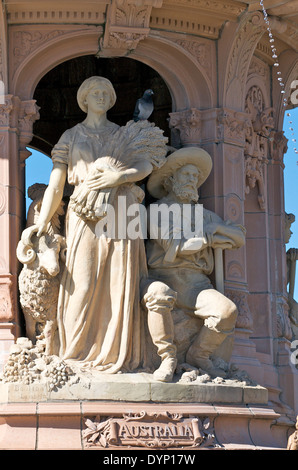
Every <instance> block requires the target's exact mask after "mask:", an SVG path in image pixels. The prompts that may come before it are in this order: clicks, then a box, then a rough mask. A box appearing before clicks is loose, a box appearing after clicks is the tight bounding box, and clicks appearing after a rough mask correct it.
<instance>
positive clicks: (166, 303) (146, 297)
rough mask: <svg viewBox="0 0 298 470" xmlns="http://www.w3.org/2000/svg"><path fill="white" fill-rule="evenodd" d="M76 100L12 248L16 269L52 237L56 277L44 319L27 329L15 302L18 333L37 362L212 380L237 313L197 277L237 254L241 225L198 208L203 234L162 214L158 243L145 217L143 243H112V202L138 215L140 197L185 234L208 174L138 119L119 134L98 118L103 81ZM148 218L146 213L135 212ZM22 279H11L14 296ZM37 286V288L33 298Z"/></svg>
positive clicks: (108, 102) (202, 157)
mask: <svg viewBox="0 0 298 470" xmlns="http://www.w3.org/2000/svg"><path fill="white" fill-rule="evenodd" d="M77 98H78V103H79V106H80V107H81V109H82V110H83V111H84V112H85V113H86V119H85V120H84V121H83V122H82V123H80V124H77V125H76V126H75V127H73V128H72V129H69V130H67V131H66V132H65V133H64V134H63V135H62V137H61V139H60V140H59V142H58V143H57V144H56V145H55V147H54V149H53V151H52V160H53V170H52V173H51V177H50V181H49V185H48V187H47V189H46V190H45V192H44V195H43V197H42V203H41V204H40V207H39V209H38V213H37V214H36V217H35V219H34V220H31V221H30V223H29V222H28V226H27V228H26V229H25V230H24V232H23V234H22V238H21V240H20V242H19V246H18V256H19V259H20V261H21V262H22V263H23V264H24V265H25V267H27V268H28V267H29V262H28V261H26V259H25V258H24V257H22V256H21V255H20V253H21V252H22V253H24V252H26V255H28V254H30V253H31V254H32V252H33V251H34V246H35V245H36V244H37V243H38V242H39V243H40V242H41V240H42V238H44V246H47V247H48V251H49V252H51V249H50V248H51V243H52V241H51V240H46V239H45V238H51V237H52V239H53V237H54V238H55V237H56V239H57V232H58V235H59V236H60V238H59V237H58V239H59V249H58V251H57V250H56V255H55V256H56V257H55V259H56V263H57V262H58V265H59V267H58V270H57V269H56V271H54V272H52V273H50V277H55V276H56V275H57V271H59V269H60V273H59V274H58V278H59V289H58V291H57V294H56V297H57V298H56V315H54V317H55V318H53V315H52V314H51V315H52V316H51V318H47V317H46V312H45V310H44V315H43V316H42V315H40V319H39V320H38V314H37V316H36V315H35V322H34V323H33V327H32V321H31V322H30V321H29V317H30V299H29V300H28V299H27V300H24V305H25V304H26V307H27V308H26V319H28V320H26V323H27V326H28V331H27V335H28V336H29V338H30V339H31V340H32V341H33V342H36V341H44V342H45V344H46V354H48V355H54V356H58V357H59V358H61V359H63V360H64V361H70V362H75V363H77V364H80V365H81V366H82V368H92V369H94V370H98V371H99V372H105V373H111V374H114V373H117V372H122V373H123V372H124V373H125V372H127V373H128V372H138V371H144V370H151V371H152V373H154V374H153V377H154V379H156V380H161V381H167V382H168V381H171V380H173V376H174V374H175V370H176V368H177V365H179V364H180V365H181V364H185V363H186V364H188V365H189V366H190V367H194V368H200V369H202V370H204V371H206V372H207V373H208V374H210V375H211V376H213V377H216V376H218V375H223V374H224V372H223V370H222V369H220V368H218V367H217V366H216V361H215V360H214V358H215V357H216V356H217V357H219V358H222V359H225V360H227V361H228V360H229V356H230V354H231V344H232V342H231V339H232V337H233V333H234V328H235V323H236V317H237V309H236V306H235V305H234V303H233V302H232V301H231V300H229V299H228V298H227V297H225V296H224V294H223V293H221V292H219V291H218V290H216V289H215V288H214V287H213V285H212V284H211V281H210V279H209V276H210V275H211V274H212V272H213V270H214V250H215V249H217V248H219V249H221V250H226V249H237V248H239V247H241V246H242V245H243V244H244V241H245V229H244V228H243V227H242V226H237V225H235V224H232V223H230V222H229V221H227V222H224V221H223V220H222V219H221V218H220V217H219V216H217V215H216V214H214V213H213V212H210V211H208V210H206V209H205V208H203V211H202V218H201V220H200V222H201V225H202V228H203V229H202V230H201V232H200V233H198V234H196V233H195V234H194V235H192V236H190V237H185V234H184V232H183V229H182V224H180V225H179V224H177V218H175V217H171V216H170V217H169V223H168V225H167V236H165V234H164V233H163V227H162V225H163V224H162V223H160V219H156V218H155V219H154V220H151V218H150V220H149V219H148V226H149V225H150V229H151V231H150V234H149V235H148V239H147V240H145V239H144V238H142V237H131V236H127V234H126V236H124V237H121V236H119V233H118V231H117V229H118V228H119V227H118V225H119V220H120V219H121V216H122V215H123V214H122V213H121V212H122V209H121V204H120V202H121V200H123V199H125V202H126V207H141V206H142V207H144V206H143V199H144V194H145V193H144V189H145V190H146V191H148V192H149V193H150V194H151V196H152V197H153V198H154V199H155V202H154V203H153V204H152V206H154V207H155V209H157V212H158V210H159V208H161V207H166V208H168V209H169V208H171V207H175V208H176V209H179V208H181V209H183V207H184V205H188V207H190V216H189V220H188V222H189V223H190V226H191V227H193V225H194V222H195V221H194V213H195V212H194V209H195V208H196V206H197V205H198V204H199V199H198V189H199V187H200V186H201V185H202V184H203V183H204V182H205V181H206V180H207V178H208V176H209V174H210V172H211V170H212V160H211V157H210V156H209V154H208V153H207V152H205V151H204V150H203V149H200V148H193V147H192V148H187V147H186V148H182V149H180V150H174V151H173V149H171V150H169V147H168V146H167V139H166V138H165V137H164V136H163V133H162V131H161V130H160V129H159V128H157V127H156V126H155V125H154V124H152V123H150V122H148V121H138V122H134V121H130V122H128V123H127V125H126V126H123V127H119V126H118V125H116V124H114V123H112V122H110V121H109V120H108V119H107V111H108V110H109V109H110V108H111V107H112V106H113V105H114V103H115V100H116V95H115V91H114V88H113V86H112V84H111V83H110V82H109V81H108V80H107V79H105V78H103V77H91V78H89V79H87V80H85V82H83V84H82V85H81V87H80V88H79V90H78V94H77ZM66 180H67V181H68V183H69V184H70V185H72V186H73V187H74V190H73V193H72V195H71V197H70V201H69V204H68V207H67V209H66V211H65V212H66V213H65V223H64V225H65V232H63V233H59V226H57V223H56V224H55V223H53V220H55V217H56V218H57V211H58V214H61V213H62V212H61V205H63V201H62V199H63V192H64V187H65V183H66ZM207 184H208V183H207ZM121 198H122V199H121ZM119 201H120V202H119ZM173 204H174V206H173ZM150 207H151V206H150ZM109 208H112V209H113V214H114V219H113V224H114V227H113V234H115V233H116V235H115V236H113V237H112V236H109V235H110V234H109V232H108V231H107V233H99V232H98V224H99V223H101V224H102V223H103V221H104V222H106V221H107V223H108V222H109V218H108V217H107V213H108V210H109ZM149 212H150V214H152V213H154V211H153V212H151V211H149V207H147V213H149ZM168 213H169V212H168ZM158 220H159V221H158ZM148 226H147V227H148ZM56 245H57V243H56ZM65 247H66V248H65ZM41 251H42V250H41V248H39V249H37V252H38V254H37V258H38V256H39V258H41V257H42V256H43V260H44V259H46V260H48V259H49V258H50V256H51V255H50V254H47V253H46V251H47V250H46V249H44V250H43V254H42V256H41ZM62 252H63V253H62ZM57 253H58V254H57ZM62 254H63V256H61V255H62ZM35 258H36V256H35ZM39 258H38V259H39ZM52 258H53V256H52ZM57 260H58V261H57ZM44 265H46V264H45V262H44ZM31 269H32V270H33V272H35V271H34V269H35V268H31ZM46 269H47V267H44V268H43V272H45V271H46ZM22 282H23V281H22V278H21V277H20V291H22ZM49 289H51V287H50V285H46V284H45V289H44V291H43V295H44V297H46V294H47V290H49ZM29 297H30V296H29ZM51 302H53V300H51ZM31 303H32V302H31ZM24 305H23V310H24V312H25V307H24ZM31 308H32V315H34V313H33V306H32V305H31ZM29 324H30V326H29Z"/></svg>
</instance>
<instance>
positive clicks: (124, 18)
mask: <svg viewBox="0 0 298 470" xmlns="http://www.w3.org/2000/svg"><path fill="white" fill-rule="evenodd" d="M161 5H162V0H143V1H141V2H140V1H138V0H128V1H124V0H112V1H111V4H110V5H109V6H108V8H107V13H106V24H105V31H104V34H103V36H102V37H100V39H99V51H98V53H97V56H98V57H108V56H122V55H127V54H129V53H130V52H131V51H133V50H134V49H136V47H137V46H138V44H139V42H140V41H142V40H144V39H146V37H147V36H148V34H149V32H150V28H149V23H150V15H151V10H152V7H155V8H159V7H161Z"/></svg>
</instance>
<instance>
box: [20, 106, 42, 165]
mask: <svg viewBox="0 0 298 470" xmlns="http://www.w3.org/2000/svg"><path fill="white" fill-rule="evenodd" d="M39 109H40V108H39V106H37V105H36V101H35V100H28V101H23V102H22V103H21V106H20V111H19V144H20V160H21V162H23V161H24V160H25V159H26V158H28V157H29V156H30V155H31V153H30V152H29V151H28V150H26V147H27V145H28V144H29V143H30V142H31V140H32V137H33V134H32V129H33V124H34V122H35V121H36V120H37V119H39Z"/></svg>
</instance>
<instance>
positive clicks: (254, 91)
mask: <svg viewBox="0 0 298 470" xmlns="http://www.w3.org/2000/svg"><path fill="white" fill-rule="evenodd" d="M245 110H246V112H247V115H248V116H249V120H250V125H249V126H247V130H246V136H245V137H246V139H245V140H246V142H245V152H244V155H245V178H246V188H245V192H246V194H249V193H250V191H251V190H252V189H253V188H255V187H257V188H258V203H259V207H260V209H261V210H265V209H266V199H265V193H266V190H265V186H266V183H265V172H266V165H267V164H268V161H269V160H268V156H269V150H270V146H269V145H268V143H269V142H270V140H269V137H270V134H271V131H272V129H273V128H274V117H273V108H265V104H264V97H263V93H262V91H261V89H260V88H259V87H258V86H256V85H255V86H252V87H251V88H250V89H249V90H248V93H247V95H246V100H245Z"/></svg>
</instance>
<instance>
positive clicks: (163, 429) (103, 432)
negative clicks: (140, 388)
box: [0, 401, 293, 451]
mask: <svg viewBox="0 0 298 470" xmlns="http://www.w3.org/2000/svg"><path fill="white" fill-rule="evenodd" d="M279 418H280V415H278V414H277V413H275V412H274V411H273V409H271V408H270V407H269V406H257V405H251V406H250V405H235V406H233V405H220V404H212V405H211V404H202V403H201V404H187V403H183V404H181V403H171V404H154V403H150V404H148V403H129V402H125V403H119V402H118V403H116V402H103V401H100V402H98V401H90V402H84V401H68V402H56V403H55V402H45V403H8V404H3V405H0V449H1V450H12V449H13V450H87V449H95V450H115V449H117V450H130V449H137V450H146V449H147V450H148V448H149V449H150V450H152V451H154V450H165V449H168V450H171V449H184V450H186V449H188V450H189V449H191V450H193V451H196V450H201V449H210V450H220V449H228V450H230V449H232V450H234V449H235V450H236V449H248V450H254V449H260V450H261V449H286V446H287V439H288V436H289V435H290V434H292V432H293V428H291V427H290V425H287V424H285V423H284V424H282V423H281V422H279Z"/></svg>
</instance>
